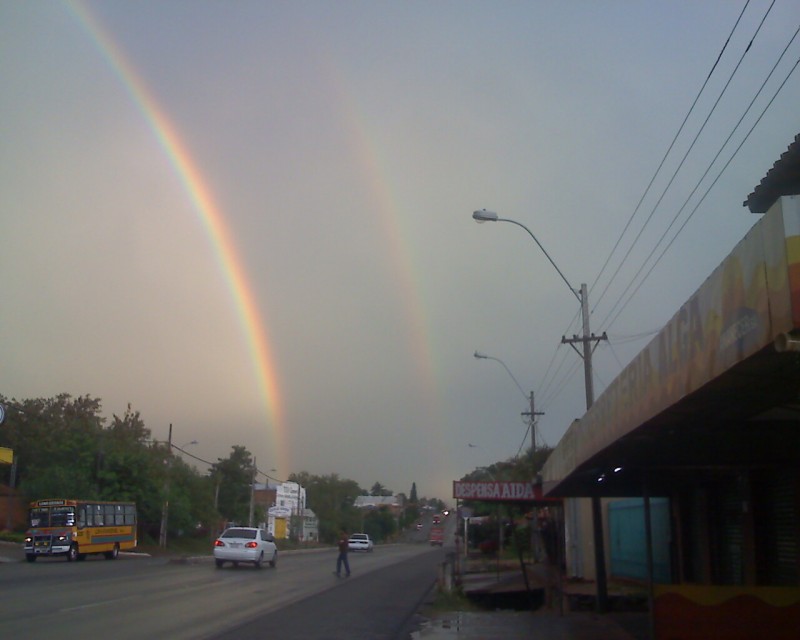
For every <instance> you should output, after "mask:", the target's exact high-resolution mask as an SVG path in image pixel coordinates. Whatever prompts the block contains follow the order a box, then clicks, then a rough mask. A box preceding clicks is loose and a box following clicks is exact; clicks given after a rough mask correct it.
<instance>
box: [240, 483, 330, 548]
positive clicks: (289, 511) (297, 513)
mask: <svg viewBox="0 0 800 640" xmlns="http://www.w3.org/2000/svg"><path fill="white" fill-rule="evenodd" d="M253 502H254V504H255V505H256V519H257V521H258V522H259V524H260V525H261V526H265V527H266V529H267V530H268V531H269V532H270V533H271V534H272V535H274V536H275V537H276V538H280V539H284V538H290V537H297V538H298V539H299V540H307V539H309V538H307V537H306V531H305V524H304V522H305V512H306V490H305V488H303V487H301V486H300V485H299V484H298V483H297V482H270V483H267V484H259V483H256V485H255V486H254V488H253ZM312 516H313V520H314V523H316V516H315V515H313V512H312ZM311 530H314V531H317V527H316V524H314V526H313V527H312V526H311V525H309V531H311ZM317 535H318V534H317V533H315V535H314V539H316V537H317Z"/></svg>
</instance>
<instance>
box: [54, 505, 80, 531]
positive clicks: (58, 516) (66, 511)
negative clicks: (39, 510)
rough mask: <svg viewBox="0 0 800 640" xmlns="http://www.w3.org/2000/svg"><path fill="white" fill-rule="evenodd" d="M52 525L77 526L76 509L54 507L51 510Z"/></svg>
mask: <svg viewBox="0 0 800 640" xmlns="http://www.w3.org/2000/svg"><path fill="white" fill-rule="evenodd" d="M50 526H52V527H72V526H75V509H74V508H73V507H53V508H52V509H51V511H50Z"/></svg>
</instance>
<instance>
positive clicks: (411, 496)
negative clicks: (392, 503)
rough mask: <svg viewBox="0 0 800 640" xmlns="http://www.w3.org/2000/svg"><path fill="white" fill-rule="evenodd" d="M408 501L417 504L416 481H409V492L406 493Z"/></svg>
mask: <svg viewBox="0 0 800 640" xmlns="http://www.w3.org/2000/svg"><path fill="white" fill-rule="evenodd" d="M408 501H409V502H410V503H411V504H417V483H416V482H412V483H411V493H409V494H408Z"/></svg>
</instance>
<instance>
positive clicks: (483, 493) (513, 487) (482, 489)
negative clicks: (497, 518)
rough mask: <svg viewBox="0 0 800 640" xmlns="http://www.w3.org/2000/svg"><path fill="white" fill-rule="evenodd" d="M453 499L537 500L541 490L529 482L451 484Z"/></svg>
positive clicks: (457, 481)
mask: <svg viewBox="0 0 800 640" xmlns="http://www.w3.org/2000/svg"><path fill="white" fill-rule="evenodd" d="M453 497H454V498H456V499H457V500H485V501H489V502H491V501H495V502H509V501H515V500H519V501H525V500H538V499H541V497H542V492H541V489H540V488H539V487H537V486H535V485H534V484H533V483H531V482H514V481H510V480H495V481H490V482H463V481H459V480H456V481H454V482H453Z"/></svg>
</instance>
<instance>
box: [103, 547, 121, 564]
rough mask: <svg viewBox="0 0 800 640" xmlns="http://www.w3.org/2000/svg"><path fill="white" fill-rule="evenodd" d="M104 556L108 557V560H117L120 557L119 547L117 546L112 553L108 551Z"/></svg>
mask: <svg viewBox="0 0 800 640" xmlns="http://www.w3.org/2000/svg"><path fill="white" fill-rule="evenodd" d="M103 555H104V556H105V557H106V560H116V559H117V556H118V555H119V545H118V544H115V545H114V548H113V549H112V550H111V551H106V552H105V553H104V554H103Z"/></svg>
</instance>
